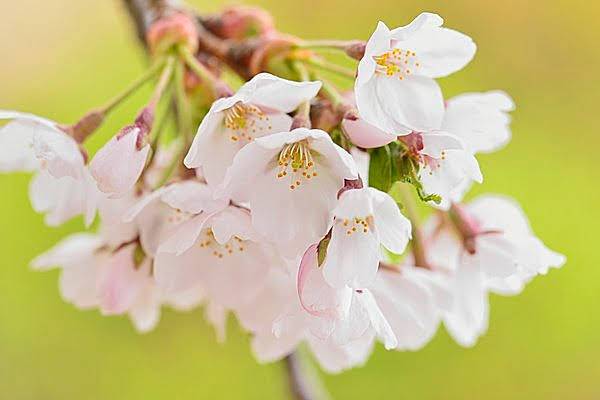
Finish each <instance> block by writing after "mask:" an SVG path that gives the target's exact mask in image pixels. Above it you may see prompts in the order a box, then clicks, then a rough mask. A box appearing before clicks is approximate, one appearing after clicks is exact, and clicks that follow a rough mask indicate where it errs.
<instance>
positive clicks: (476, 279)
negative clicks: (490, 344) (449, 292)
mask: <svg viewBox="0 0 600 400" xmlns="http://www.w3.org/2000/svg"><path fill="white" fill-rule="evenodd" d="M454 279H455V283H454V296H455V301H454V307H453V311H452V312H451V313H446V314H444V325H445V326H446V329H447V330H448V333H450V335H451V336H452V337H453V338H454V340H456V342H457V343H458V344H460V345H461V346H464V347H471V346H473V345H475V342H476V341H477V339H478V338H479V336H481V335H482V334H483V333H484V332H485V331H486V330H487V326H488V313H489V304H488V298H487V293H486V291H485V289H484V287H483V282H482V276H481V271H480V267H479V266H478V265H476V264H474V263H470V262H462V263H460V265H459V267H458V269H457V271H456V274H455V278H454Z"/></svg>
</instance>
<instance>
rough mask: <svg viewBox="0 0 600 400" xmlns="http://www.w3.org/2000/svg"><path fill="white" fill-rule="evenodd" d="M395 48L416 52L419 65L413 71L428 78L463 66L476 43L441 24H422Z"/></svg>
mask: <svg viewBox="0 0 600 400" xmlns="http://www.w3.org/2000/svg"><path fill="white" fill-rule="evenodd" d="M395 47H396V48H400V49H403V50H411V51H414V52H415V53H416V56H415V57H416V59H417V60H418V62H419V64H420V65H419V67H418V68H416V70H415V73H416V74H419V75H423V76H428V77H431V78H441V77H444V76H447V75H449V74H451V73H453V72H456V71H458V70H460V69H462V68H463V67H464V66H465V65H467V64H468V63H469V62H470V61H471V60H472V59H473V56H474V55H475V50H476V49H477V47H476V46H475V43H474V42H473V40H472V39H471V38H470V37H468V36H467V35H465V34H462V33H460V32H457V31H455V30H452V29H448V28H442V27H439V26H438V27H432V26H429V27H427V26H423V27H422V29H419V30H418V31H415V32H414V33H413V34H411V35H410V36H409V37H408V38H406V39H405V40H401V41H399V42H397V43H396V44H395Z"/></svg>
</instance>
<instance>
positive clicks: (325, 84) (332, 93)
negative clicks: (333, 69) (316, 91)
mask: <svg viewBox="0 0 600 400" xmlns="http://www.w3.org/2000/svg"><path fill="white" fill-rule="evenodd" d="M317 79H318V80H320V81H321V83H322V86H321V93H322V94H323V96H325V97H326V98H327V99H329V101H331V105H332V106H333V108H334V109H337V107H338V106H340V105H341V104H344V103H346V100H345V99H344V96H342V94H341V93H340V92H339V91H338V90H337V88H336V87H335V86H333V85H332V84H331V82H329V81H327V80H325V79H323V78H321V77H318V76H317Z"/></svg>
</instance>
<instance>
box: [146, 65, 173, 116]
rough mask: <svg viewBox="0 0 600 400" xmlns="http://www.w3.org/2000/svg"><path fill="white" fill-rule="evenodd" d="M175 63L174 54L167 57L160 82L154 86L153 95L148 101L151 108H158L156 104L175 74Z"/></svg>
mask: <svg viewBox="0 0 600 400" xmlns="http://www.w3.org/2000/svg"><path fill="white" fill-rule="evenodd" d="M174 64H175V58H174V57H173V56H169V57H168V58H167V61H166V63H165V66H164V68H163V69H162V72H161V74H160V78H159V79H158V83H157V84H156V86H155V88H154V92H153V93H152V97H151V98H150V101H149V102H148V107H150V108H151V109H155V108H156V105H157V104H158V102H159V101H160V99H161V98H162V96H163V94H164V92H165V90H166V89H167V86H168V85H169V82H170V81H171V77H172V76H173V66H174Z"/></svg>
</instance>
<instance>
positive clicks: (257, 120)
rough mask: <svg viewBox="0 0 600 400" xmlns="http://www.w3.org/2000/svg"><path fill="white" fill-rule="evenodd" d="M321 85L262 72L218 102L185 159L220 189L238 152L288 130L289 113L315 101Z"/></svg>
mask: <svg viewBox="0 0 600 400" xmlns="http://www.w3.org/2000/svg"><path fill="white" fill-rule="evenodd" d="M320 88H321V83H320V82H295V81H289V80H286V79H282V78H279V77H276V76H274V75H271V74H268V73H260V74H258V75H256V76H254V77H253V78H252V79H251V80H249V81H248V82H247V83H245V84H244V85H243V86H242V87H241V88H240V89H239V90H238V92H237V93H236V94H234V95H233V96H231V97H226V98H221V99H218V100H217V101H215V102H214V103H213V105H212V106H211V108H210V110H209V111H208V114H207V115H206V116H205V117H204V119H203V120H202V123H201V124H200V127H199V128H198V133H197V134H196V137H195V138H194V142H193V143H192V146H191V147H190V150H189V152H188V154H187V155H186V157H185V160H184V163H185V165H186V166H187V167H188V168H197V167H202V169H203V173H204V176H205V178H206V181H207V182H208V183H209V184H210V185H212V186H216V185H218V184H219V183H221V181H222V180H223V178H224V177H225V172H226V171H227V168H228V167H229V166H230V165H231V163H232V161H233V158H234V157H235V155H236V153H237V152H238V151H239V150H240V149H241V148H242V147H244V146H245V145H246V144H248V143H249V142H251V141H252V140H253V139H255V138H259V137H262V136H265V135H269V134H271V133H277V132H285V131H288V130H289V129H290V127H291V125H292V118H291V117H290V116H288V115H287V113H289V112H291V111H293V110H294V109H296V108H297V107H298V105H299V104H300V103H302V102H304V101H307V100H310V99H311V98H313V97H314V96H315V95H316V94H317V92H318V91H319V89H320Z"/></svg>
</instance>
